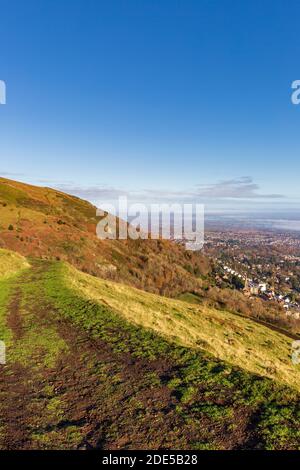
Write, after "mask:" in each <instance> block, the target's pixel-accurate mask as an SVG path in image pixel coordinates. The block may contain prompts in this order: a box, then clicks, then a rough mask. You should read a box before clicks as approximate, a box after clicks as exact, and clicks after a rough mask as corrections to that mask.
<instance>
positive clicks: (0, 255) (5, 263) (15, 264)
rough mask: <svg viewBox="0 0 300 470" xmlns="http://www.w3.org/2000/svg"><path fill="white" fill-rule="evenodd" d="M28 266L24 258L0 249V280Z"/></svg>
mask: <svg viewBox="0 0 300 470" xmlns="http://www.w3.org/2000/svg"><path fill="white" fill-rule="evenodd" d="M29 266H30V265H29V263H28V261H27V260H26V258H24V257H23V256H21V255H19V254H18V253H15V252H13V251H9V250H3V249H0V278H3V277H9V276H11V275H13V274H15V273H17V272H18V271H21V270H22V269H26V268H28V267H29Z"/></svg>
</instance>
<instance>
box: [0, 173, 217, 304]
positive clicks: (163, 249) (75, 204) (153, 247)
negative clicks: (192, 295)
mask: <svg viewBox="0 0 300 470" xmlns="http://www.w3.org/2000/svg"><path fill="white" fill-rule="evenodd" d="M99 220H100V219H99V218H97V217H96V208H95V207H94V206H93V205H92V204H90V203H89V202H87V201H83V200H81V199H79V198H77V197H75V196H70V195H68V194H64V193H63V192H60V191H56V190H54V189H50V188H44V187H37V186H32V185H28V184H24V183H20V182H16V181H12V180H8V179H5V178H0V248H7V249H10V250H13V251H16V252H18V253H20V254H22V255H24V256H34V257H40V258H43V259H49V260H50V259H57V260H63V261H68V262H69V263H71V264H72V265H73V266H74V267H76V268H78V269H80V270H82V271H85V272H87V273H89V274H93V275H95V276H99V277H103V278H108V279H113V280H117V281H122V282H125V283H128V284H130V285H133V286H136V287H139V288H142V289H145V290H148V291H150V292H155V293H160V294H164V295H169V296H175V295H178V294H180V293H184V292H186V291H197V290H199V288H201V285H202V282H201V276H203V275H206V274H207V273H209V272H210V263H209V261H208V260H207V259H206V258H205V257H204V256H203V255H202V254H199V253H191V252H187V251H186V250H185V249H184V248H183V247H181V246H178V245H177V244H175V243H173V242H170V241H165V240H147V241H146V242H145V241H133V240H124V241H119V240H113V241H112V240H99V239H98V238H97V236H96V225H97V223H98V222H99Z"/></svg>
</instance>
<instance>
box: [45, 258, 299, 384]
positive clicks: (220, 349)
mask: <svg viewBox="0 0 300 470" xmlns="http://www.w3.org/2000/svg"><path fill="white" fill-rule="evenodd" d="M53 270H54V271H55V276H56V278H57V279H61V281H60V282H62V283H64V285H65V286H69V288H71V289H72V290H73V291H74V292H75V293H77V294H79V295H81V296H82V297H83V298H85V299H86V301H87V302H89V301H92V302H96V303H98V304H99V305H103V306H107V307H109V308H111V309H112V310H113V311H114V312H116V313H117V314H118V315H120V316H121V317H123V318H124V319H125V320H126V321H129V322H130V323H133V324H136V325H138V326H142V327H144V328H147V329H151V330H153V331H154V332H156V333H157V334H160V335H161V336H163V337H165V338H166V339H168V340H170V341H174V342H175V343H176V344H179V345H181V346H186V347H190V348H195V349H202V350H205V351H207V352H210V353H211V354H213V355H214V356H215V357H217V358H219V359H222V360H225V361H226V362H228V363H230V364H233V365H235V366H238V367H241V368H243V369H245V370H248V371H250V372H254V373H256V374H260V375H263V376H266V377H270V378H272V379H275V380H277V381H279V382H282V383H285V384H287V385H290V386H291V387H294V388H296V389H298V390H299V391H300V374H299V372H300V368H299V367H295V366H294V365H293V364H292V362H291V339H289V338H288V337H286V336H284V335H282V334H280V333H277V332H276V331H272V330H270V329H269V328H267V327H265V326H262V325H259V324H256V323H254V322H252V321H251V320H248V319H246V318H241V317H238V316H236V315H234V314H232V313H230V312H226V311H218V310H215V309H213V308H208V307H203V306H196V305H190V304H188V303H186V302H182V301H179V300H173V299H168V298H165V297H160V296H157V295H154V294H149V293H146V292H143V291H141V290H138V289H134V288H131V287H128V286H125V285H122V284H117V283H114V282H109V281H106V280H101V279H96V278H93V277H91V276H88V275H86V274H83V273H81V272H79V271H77V270H75V269H74V268H72V267H71V266H65V265H62V264H60V265H59V264H57V265H54V267H53Z"/></svg>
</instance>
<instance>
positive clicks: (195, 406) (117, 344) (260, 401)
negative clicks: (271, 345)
mask: <svg viewBox="0 0 300 470" xmlns="http://www.w3.org/2000/svg"><path fill="white" fill-rule="evenodd" d="M78 276H79V277H81V274H78ZM90 279H92V278H90V277H85V278H84V280H85V282H88V281H89V280H90ZM77 282H78V279H76V277H75V274H74V271H73V270H72V273H71V275H70V270H69V268H68V267H66V266H64V265H63V264H60V263H57V264H53V265H51V266H50V268H49V269H48V270H47V271H46V272H45V274H44V285H45V290H46V292H47V296H48V297H49V298H50V299H51V301H52V302H53V303H54V305H55V307H56V308H57V309H58V311H59V312H60V314H61V315H62V316H63V317H65V318H66V319H68V320H70V321H71V322H72V323H73V324H75V325H77V326H78V327H80V328H83V329H84V330H85V331H86V332H87V333H88V334H89V335H90V336H91V337H93V338H94V339H95V340H102V341H105V343H108V344H109V345H110V346H111V349H112V351H113V353H114V354H120V355H122V354H124V353H125V354H130V355H131V356H133V357H136V358H143V359H144V360H146V361H160V362H161V361H164V360H166V361H170V362H171V363H172V364H173V366H172V368H171V371H170V372H169V374H167V375H166V376H163V375H162V376H159V377H154V378H153V380H159V381H160V382H161V383H163V384H164V385H167V387H168V388H169V389H170V390H171V393H172V396H174V397H175V398H176V402H177V405H176V413H177V414H178V415H179V416H180V417H181V419H183V420H184V422H185V423H186V424H191V425H192V426H194V427H195V428H197V426H200V427H201V426H204V423H206V424H205V426H204V427H205V429H206V428H207V427H210V426H212V427H213V426H217V427H220V426H222V428H223V429H224V433H225V434H226V435H227V436H230V434H231V433H234V432H236V430H237V429H238V428H239V426H241V423H240V420H242V419H243V418H242V417H243V416H249V415H251V419H250V420H249V423H248V426H251V429H248V431H247V432H248V433H249V435H251V436H252V437H253V436H255V438H254V441H255V442H256V444H255V446H254V447H255V448H268V449H273V448H277V449H281V448H282V449H285V448H291V449H299V448H300V446H299V440H300V431H299V417H300V405H299V395H298V394H297V392H296V391H294V390H293V389H291V388H289V387H287V386H281V385H279V384H278V383H276V382H275V381H272V380H270V379H268V378H264V377H262V376H259V375H257V374H253V373H248V372H246V371H243V370H242V369H241V368H239V367H235V366H233V365H231V364H229V363H227V362H225V361H221V360H220V359H218V358H215V357H214V356H212V355H211V354H210V353H209V352H205V351H202V350H195V349H191V348H187V347H184V346H180V345H178V344H177V345H176V344H175V343H174V342H171V341H170V339H171V338H170V337H169V338H164V337H162V336H160V335H158V334H157V333H156V332H155V331H153V330H150V329H147V328H141V327H140V326H138V325H136V324H133V323H130V322H129V321H128V320H127V319H126V318H125V316H124V315H122V314H120V312H119V311H118V310H115V309H113V308H112V307H111V305H107V304H105V303H104V301H103V300H102V302H100V301H99V300H98V301H96V299H95V296H90V298H88V296H87V295H86V294H85V295H84V293H83V292H82V288H81V289H78V288H77V287H78V286H77ZM95 282H97V286H98V295H99V298H100V297H103V283H105V284H107V282H106V281H103V283H102V281H99V283H98V280H95ZM91 284H92V285H93V282H91ZM108 285H109V288H110V289H112V288H113V286H112V284H110V283H108ZM94 288H95V287H94V286H93V289H94ZM101 289H102V290H101ZM169 302H171V301H169ZM125 303H126V300H125ZM126 308H128V307H126ZM148 379H149V378H148ZM143 380H144V379H143V378H142V377H141V381H143ZM249 445H250V444H249ZM251 445H253V444H251ZM211 446H213V447H214V448H216V447H217V448H222V443H221V442H219V441H218V442H217V441H216V442H215V443H214V442H213V440H212V434H211V433H210V436H209V439H208V438H206V437H205V432H204V431H203V440H201V442H195V443H194V447H195V448H208V447H211Z"/></svg>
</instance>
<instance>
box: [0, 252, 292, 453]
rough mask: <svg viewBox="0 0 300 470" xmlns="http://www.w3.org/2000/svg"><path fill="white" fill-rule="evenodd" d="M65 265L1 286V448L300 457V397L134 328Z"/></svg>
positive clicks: (35, 269)
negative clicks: (66, 277) (85, 291)
mask: <svg viewBox="0 0 300 470" xmlns="http://www.w3.org/2000/svg"><path fill="white" fill-rule="evenodd" d="M56 265H57V263H56V264H55V263H50V262H43V261H37V260H36V261H32V262H31V267H30V268H28V269H25V270H23V271H22V272H20V273H19V274H17V275H15V276H13V277H9V278H6V279H3V280H1V281H0V283H1V292H2V294H1V296H0V332H1V336H2V337H4V338H5V342H6V344H7V364H6V365H0V378H1V382H0V398H1V402H0V416H1V418H0V449H94V448H103V449H120V448H122V449H125V448H126V449H158V448H160V449H263V448H269V449H274V448H278V449H299V448H300V432H299V421H300V407H299V396H298V395H297V392H296V391H294V390H292V389H291V388H288V387H285V386H283V385H278V384H277V383H275V382H274V381H272V380H270V379H268V378H263V377H260V376H258V375H254V374H251V373H248V372H245V371H242V370H240V369H238V368H234V367H232V366H230V365H229V364H226V363H225V362H222V361H220V360H219V359H215V358H214V357H212V356H211V355H210V354H206V353H205V352H201V351H194V350H192V349H189V348H185V347H180V346H176V345H174V344H172V343H170V342H168V341H166V340H165V339H164V338H161V337H159V336H158V335H157V334H155V333H153V332H151V331H148V330H146V329H143V328H140V327H138V326H135V325H132V324H129V323H127V322H126V321H125V320H124V319H122V318H118V316H117V315H115V314H114V312H112V311H111V310H110V308H109V307H107V306H105V305H104V306H103V305H98V304H96V303H94V302H93V301H87V300H86V299H83V298H81V297H80V296H79V295H77V294H76V293H75V292H71V290H70V289H69V288H68V286H67V285H63V280H62V278H60V277H59V276H60V271H59V269H57V266H56Z"/></svg>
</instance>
